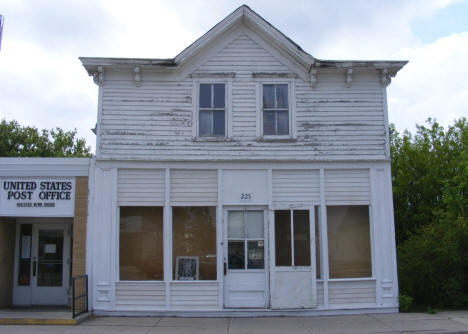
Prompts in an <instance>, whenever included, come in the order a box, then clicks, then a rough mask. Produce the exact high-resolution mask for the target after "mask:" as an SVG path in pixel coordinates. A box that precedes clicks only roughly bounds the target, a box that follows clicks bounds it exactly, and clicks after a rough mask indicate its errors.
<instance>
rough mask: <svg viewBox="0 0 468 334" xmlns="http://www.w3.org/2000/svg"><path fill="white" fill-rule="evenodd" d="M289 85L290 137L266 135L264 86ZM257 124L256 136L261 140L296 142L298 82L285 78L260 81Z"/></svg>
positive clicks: (257, 93)
mask: <svg viewBox="0 0 468 334" xmlns="http://www.w3.org/2000/svg"><path fill="white" fill-rule="evenodd" d="M268 84H272V85H278V84H285V85H288V102H289V105H288V107H289V115H288V116H289V134H288V135H279V136H278V135H264V134H263V85H268ZM256 95H257V103H256V104H257V124H256V131H257V133H256V135H257V139H260V140H288V139H289V140H291V139H293V140H295V139H296V81H295V80H294V79H289V80H285V79H283V78H278V79H275V78H268V80H265V79H259V80H258V82H257V92H256Z"/></svg>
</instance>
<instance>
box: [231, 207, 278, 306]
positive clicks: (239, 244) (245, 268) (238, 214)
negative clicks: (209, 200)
mask: <svg viewBox="0 0 468 334" xmlns="http://www.w3.org/2000/svg"><path fill="white" fill-rule="evenodd" d="M224 221H225V222H226V223H225V227H224V231H225V233H224V235H225V237H224V245H225V250H224V254H225V256H224V262H225V263H224V266H225V270H224V275H225V276H224V306H225V307H227V308H244V307H245V308H266V307H268V306H269V284H268V259H267V256H266V255H267V252H266V251H265V250H267V249H268V238H267V234H266V233H267V231H268V228H267V221H266V219H265V214H264V210H253V209H252V210H226V211H225V219H224Z"/></svg>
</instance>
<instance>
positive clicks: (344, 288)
mask: <svg viewBox="0 0 468 334" xmlns="http://www.w3.org/2000/svg"><path fill="white" fill-rule="evenodd" d="M328 302H329V304H330V305H353V306H355V305H357V304H375V303H376V285H375V280H364V281H341V282H333V281H329V282H328Z"/></svg>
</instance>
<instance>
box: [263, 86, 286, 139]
mask: <svg viewBox="0 0 468 334" xmlns="http://www.w3.org/2000/svg"><path fill="white" fill-rule="evenodd" d="M288 96H289V89H288V85H287V84H265V85H263V135H264V136H284V135H289V98H288Z"/></svg>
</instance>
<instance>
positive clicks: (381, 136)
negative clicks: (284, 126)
mask: <svg viewBox="0 0 468 334" xmlns="http://www.w3.org/2000/svg"><path fill="white" fill-rule="evenodd" d="M263 71H264V72H288V73H290V72H291V70H289V69H288V68H287V66H286V65H284V63H283V62H282V60H281V59H277V58H276V57H275V56H273V55H272V54H271V53H270V52H268V51H267V50H265V49H264V48H263V47H261V46H260V45H259V44H258V43H256V42H255V41H254V40H252V39H251V38H250V37H249V36H248V35H247V34H244V35H240V36H238V37H237V38H235V39H234V40H233V41H232V42H231V43H230V44H229V45H228V46H227V47H226V48H224V49H222V50H221V51H220V52H219V53H218V54H216V55H214V56H213V57H211V58H210V59H207V60H206V61H205V63H202V65H201V66H200V67H199V68H198V69H197V70H196V73H207V72H218V73H219V72H234V73H235V77H234V78H232V91H231V97H232V124H231V128H232V138H230V141H229V140H228V141H222V142H215V143H213V142H203V141H194V140H193V138H192V136H193V130H192V118H193V115H192V112H193V103H194V102H195V101H193V96H192V85H193V80H192V79H191V78H185V79H181V80H176V76H172V77H171V75H170V74H165V75H160V74H154V73H146V72H145V73H144V75H143V81H142V84H141V86H140V87H135V84H134V82H133V81H132V80H131V79H132V76H131V75H122V74H121V73H119V74H112V73H109V77H111V78H112V80H110V81H106V82H105V86H104V93H103V101H102V103H103V112H102V124H101V126H100V128H101V129H102V135H101V141H100V146H99V156H100V157H101V158H103V159H108V158H112V159H114V158H116V159H124V160H127V159H144V160H155V161H158V160H159V161H161V160H174V161H175V160H178V161H184V160H242V159H246V160H285V159H288V160H291V159H292V160H302V161H317V160H337V161H347V160H368V161H369V160H379V159H386V154H387V153H388V152H386V146H385V138H386V131H385V130H386V129H385V118H384V104H383V98H384V97H383V94H382V88H381V86H380V82H379V76H378V73H377V72H375V73H373V72H362V73H361V72H359V71H356V73H353V82H352V84H351V87H350V88H346V87H345V84H344V72H342V71H341V72H337V73H334V72H333V73H332V72H326V71H324V72H323V73H322V72H321V73H320V75H319V81H318V84H317V88H315V89H312V88H311V87H310V83H309V82H304V81H303V80H302V79H299V78H298V79H293V80H295V91H296V105H295V108H296V133H297V138H296V140H295V141H293V142H288V143H278V142H261V141H258V140H257V135H256V121H257V112H259V111H258V110H257V105H256V103H257V96H256V94H257V88H256V85H257V82H258V80H260V81H261V79H255V80H253V78H252V73H253V72H263ZM158 78H159V79H158ZM265 80H266V81H268V79H265Z"/></svg>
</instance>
